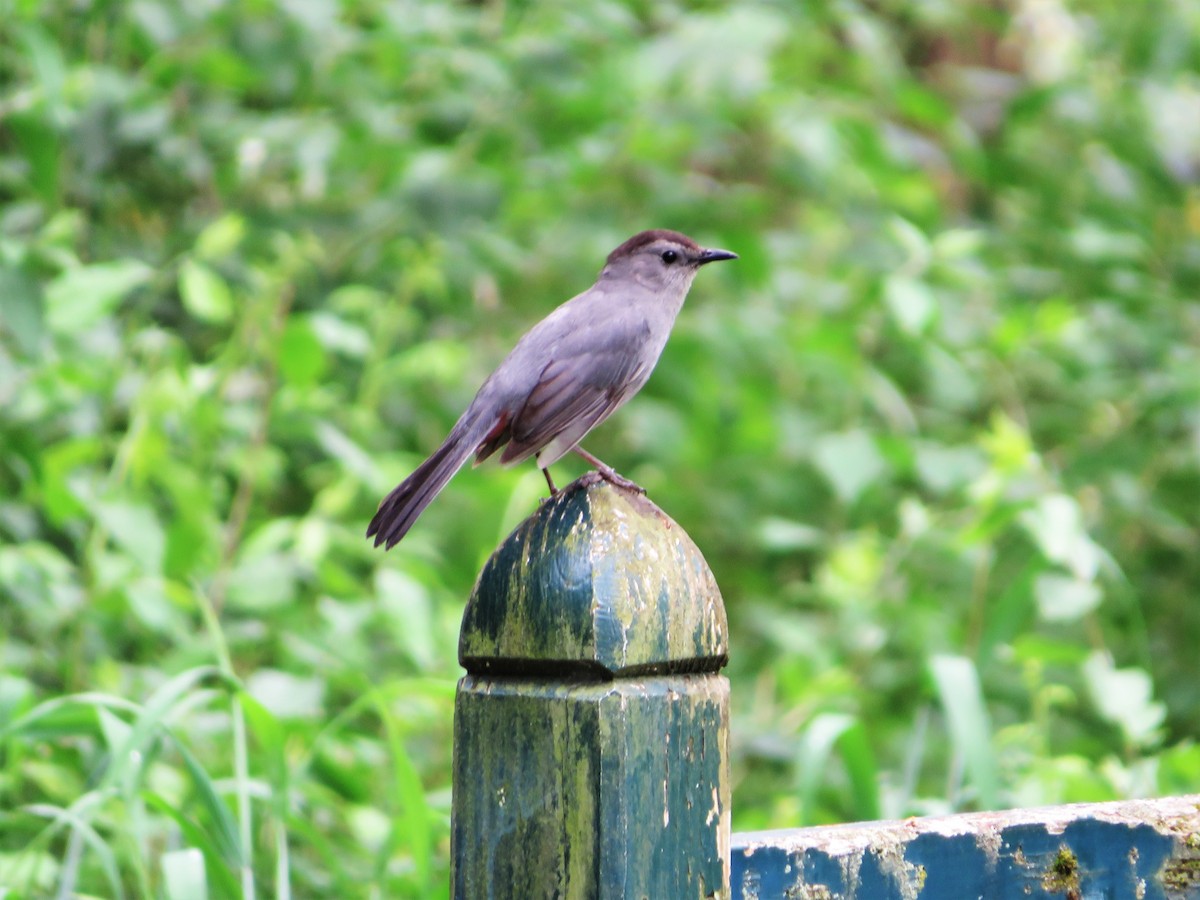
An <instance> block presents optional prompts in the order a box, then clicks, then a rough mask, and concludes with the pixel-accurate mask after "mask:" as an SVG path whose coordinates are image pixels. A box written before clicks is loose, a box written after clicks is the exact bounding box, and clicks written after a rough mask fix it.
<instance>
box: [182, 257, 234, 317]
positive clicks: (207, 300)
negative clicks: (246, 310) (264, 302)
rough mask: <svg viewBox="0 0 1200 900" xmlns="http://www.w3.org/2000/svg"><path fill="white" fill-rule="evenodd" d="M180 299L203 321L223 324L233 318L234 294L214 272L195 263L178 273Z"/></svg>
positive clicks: (193, 261)
mask: <svg viewBox="0 0 1200 900" xmlns="http://www.w3.org/2000/svg"><path fill="white" fill-rule="evenodd" d="M179 296H180V297H181V298H182V299H183V305H184V308H185V309H187V311H188V312H189V313H191V314H192V315H193V316H195V317H196V318H197V319H199V320H200V321H202V322H210V323H212V324H216V325H220V324H224V323H225V322H228V321H229V320H230V319H231V318H232V317H233V294H232V293H231V292H230V290H229V285H228V284H226V283H225V280H224V279H223V278H222V277H221V276H220V275H218V274H217V273H216V272H215V271H213V270H212V269H210V268H209V267H208V266H206V265H204V264H203V263H200V262H196V261H195V260H192V259H189V260H185V261H184V263H183V266H182V267H181V268H180V270H179Z"/></svg>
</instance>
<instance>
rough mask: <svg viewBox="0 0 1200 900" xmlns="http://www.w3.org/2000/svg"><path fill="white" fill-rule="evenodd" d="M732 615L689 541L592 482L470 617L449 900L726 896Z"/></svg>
mask: <svg viewBox="0 0 1200 900" xmlns="http://www.w3.org/2000/svg"><path fill="white" fill-rule="evenodd" d="M726 658H727V625H726V620H725V608H724V604H723V602H722V600H721V594H720V591H719V590H718V588H717V585H716V582H715V580H714V579H713V576H712V572H711V571H710V570H709V568H708V565H707V564H706V563H705V562H704V559H703V557H702V556H701V555H700V552H699V550H697V549H696V546H695V544H693V543H692V541H691V539H690V538H689V537H688V536H687V535H686V534H685V533H684V531H683V530H682V529H681V528H680V527H679V526H678V525H677V524H676V523H674V522H673V521H671V519H670V518H668V517H667V516H666V515H665V514H664V513H663V512H662V511H661V510H659V509H658V508H657V507H656V506H655V505H654V504H653V503H651V502H650V501H648V500H647V499H646V498H645V497H642V496H640V495H638V494H634V493H631V492H627V491H623V490H620V489H618V488H615V487H613V486H612V485H609V484H607V483H606V482H602V481H599V480H598V479H596V478H595V477H592V476H585V477H584V478H582V479H580V480H579V481H577V482H575V483H574V484H572V485H570V486H568V487H567V488H565V489H563V490H562V491H560V492H559V493H558V494H557V495H556V496H555V497H553V498H551V499H549V500H547V501H546V502H545V503H543V504H542V506H541V507H540V508H539V509H538V511H537V512H536V513H535V514H534V515H532V516H531V517H530V518H529V519H527V520H526V521H525V522H523V523H522V524H521V525H520V526H518V528H517V529H516V530H515V531H514V532H513V533H512V534H511V535H510V536H509V537H508V538H507V539H506V540H505V541H504V543H503V544H501V546H500V547H499V548H498V549H497V550H496V552H495V553H494V554H493V555H492V557H491V559H490V560H488V562H487V564H486V565H485V566H484V569H483V571H482V573H481V574H480V576H479V580H478V582H477V583H476V586H475V590H474V592H473V593H472V596H471V599H470V601H469V602H468V604H467V609H466V611H465V613H464V615H463V627H462V634H461V638H460V644H459V659H460V662H461V663H462V665H463V666H464V668H465V669H466V670H467V674H466V676H464V677H463V679H462V681H461V682H460V683H459V687H458V696H457V700H456V703H455V718H454V739H455V752H454V803H453V823H452V844H453V846H452V867H453V872H452V882H453V895H454V897H455V898H459V900H475V898H485V897H486V898H494V900H501V898H513V900H516V898H520V900H527V898H542V897H558V898H604V900H607V898H626V897H628V898H665V897H670V898H673V900H687V898H727V897H728V896H729V754H728V742H729V683H728V681H727V680H726V679H725V678H724V677H723V676H722V675H720V674H719V673H720V669H721V668H722V667H723V666H724V664H725V661H726Z"/></svg>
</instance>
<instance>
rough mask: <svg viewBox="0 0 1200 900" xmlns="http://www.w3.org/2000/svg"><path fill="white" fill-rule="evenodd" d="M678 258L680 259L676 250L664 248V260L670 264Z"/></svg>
mask: <svg viewBox="0 0 1200 900" xmlns="http://www.w3.org/2000/svg"><path fill="white" fill-rule="evenodd" d="M677 259H679V254H678V253H676V252H675V251H674V250H664V251H663V252H662V261H663V262H665V263H666V264H667V265H668V266H669V265H670V264H671V263H673V262H675V260H677Z"/></svg>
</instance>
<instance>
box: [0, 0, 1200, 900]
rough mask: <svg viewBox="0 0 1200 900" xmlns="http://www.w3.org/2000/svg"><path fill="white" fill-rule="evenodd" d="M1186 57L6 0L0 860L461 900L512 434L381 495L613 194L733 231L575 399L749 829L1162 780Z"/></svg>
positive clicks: (93, 878)
mask: <svg viewBox="0 0 1200 900" xmlns="http://www.w3.org/2000/svg"><path fill="white" fill-rule="evenodd" d="M1198 72H1200V7H1197V5H1196V4H1195V3H1192V2H1190V0H1140V2H1138V3H1132V4H1131V3H1128V2H1118V0H1077V2H1069V0H1007V2H1000V0H995V2H954V0H923V2H916V0H873V2H869V0H836V2H835V0H810V2H805V3H793V2H747V3H738V4H736V5H735V4H721V3H715V2H692V3H685V2H642V0H589V2H587V3H578V4H571V3H553V4H542V3H533V2H520V0H514V2H510V3H505V2H502V0H497V2H483V3H478V4H476V3H467V2H450V0H442V2H424V0H420V2H419V0H410V2H401V0H396V2H392V0H341V2H335V0H305V2H303V3H299V2H291V3H278V4H276V3H271V2H267V0H258V2H245V3H242V2H237V3H235V2H230V0H206V2H203V3H195V2H183V0H135V2H117V0H113V2H105V0H82V2H65V0H48V2H43V0H0V896H3V897H6V898H25V897H40V896H49V895H51V894H52V893H55V892H58V893H57V894H56V895H57V896H67V895H69V894H70V893H71V892H72V891H77V892H80V893H86V894H89V895H103V896H162V897H168V898H172V900H175V898H194V897H203V896H243V897H250V896H253V895H256V894H261V895H264V896H276V897H286V896H289V895H293V894H294V895H296V896H310V897H311V896H325V897H333V896H337V897H354V896H389V897H436V896H441V895H444V893H445V890H446V888H445V884H446V875H447V853H448V841H447V834H448V804H449V790H450V787H449V785H450V778H449V771H450V769H449V763H450V751H451V748H450V726H451V712H452V708H451V707H452V698H453V691H454V683H455V680H456V678H457V676H458V668H457V664H456V659H455V652H456V646H455V641H456V636H457V630H458V624H459V617H460V615H461V610H462V605H463V602H464V599H465V597H466V596H467V594H468V593H469V591H470V588H471V585H472V581H473V579H474V576H475V573H476V572H477V571H478V569H479V567H480V565H481V563H482V562H483V560H484V559H485V558H486V556H487V554H488V553H489V552H490V550H491V549H492V548H493V547H494V546H495V544H496V543H497V542H498V541H499V539H500V538H501V537H502V536H503V535H504V534H505V533H506V532H507V530H508V529H510V528H511V527H512V526H513V525H514V524H515V523H516V522H517V521H519V520H520V519H521V518H523V517H524V516H525V515H526V514H528V512H529V511H531V510H532V509H533V508H534V506H535V504H536V502H537V497H538V496H539V494H540V492H541V491H542V482H541V478H540V476H539V475H537V473H536V471H535V470H533V469H532V467H524V468H521V469H518V470H511V471H510V470H502V469H499V468H493V467H487V468H484V469H480V470H478V471H476V472H474V473H469V474H464V475H462V476H460V477H459V478H458V479H457V480H455V481H454V482H453V484H452V486H451V487H450V489H449V490H448V491H447V492H446V493H445V494H444V495H443V496H442V497H441V498H440V499H439V500H438V502H437V503H436V504H435V505H434V506H433V507H432V508H431V509H430V510H429V512H428V513H427V514H426V516H425V517H424V518H423V519H422V521H421V522H420V524H419V525H418V526H417V528H416V530H415V531H414V532H413V533H412V535H411V536H410V537H409V538H408V539H406V540H405V542H404V543H403V544H402V545H401V546H400V547H399V548H398V549H397V550H396V551H394V552H393V553H391V554H389V555H387V556H385V555H383V554H382V553H379V552H377V551H373V550H372V549H371V548H370V546H369V545H368V544H367V542H366V541H364V540H363V531H364V528H365V525H366V522H367V520H368V519H369V518H370V515H371V513H372V512H373V511H374V508H375V504H376V503H377V501H378V499H379V498H380V497H381V496H382V495H383V493H384V492H385V491H386V490H388V489H389V488H390V487H392V486H393V484H394V483H395V482H396V481H397V480H398V479H399V478H400V477H402V476H403V475H405V474H406V473H407V472H408V471H409V470H410V469H411V468H412V467H413V466H414V465H415V464H416V463H417V462H418V461H419V460H420V459H421V458H422V457H423V456H424V455H425V454H426V453H427V452H428V451H430V450H431V449H432V448H433V447H435V446H436V445H437V443H438V442H439V441H440V440H441V438H442V436H443V435H444V433H445V431H446V430H447V429H448V427H449V426H450V424H451V423H452V422H453V420H454V418H455V417H456V416H457V414H458V412H459V411H460V410H461V409H462V408H463V406H464V405H465V403H466V402H467V401H468V400H469V398H470V397H471V395H472V394H473V392H474V390H475V388H476V387H477V386H478V384H479V382H480V381H481V380H482V378H483V377H484V376H485V375H486V374H487V372H489V371H490V370H491V368H492V367H493V366H494V364H495V363H496V362H498V360H499V359H500V358H501V356H502V355H503V354H504V353H505V352H506V350H507V349H508V348H509V346H510V345H511V344H512V342H513V341H514V340H515V338H516V337H517V336H518V335H519V334H520V333H521V332H522V331H523V330H524V329H525V328H526V327H528V326H529V325H530V324H531V323H533V322H534V321H536V320H537V319H538V318H540V317H541V316H542V315H544V314H545V313H546V312H547V311H548V310H549V309H550V308H551V307H552V306H554V305H555V304H557V303H558V302H559V301H561V300H563V299H565V298H567V297H568V296H570V295H571V294H573V293H574V292H576V291H578V290H580V289H582V288H583V287H586V286H587V285H588V284H590V282H591V279H592V277H593V275H594V274H595V272H596V270H597V269H598V268H599V265H600V262H601V260H602V259H603V256H604V254H606V253H607V252H608V250H610V249H611V248H612V247H613V246H615V245H616V244H617V243H619V242H620V241H621V240H623V239H624V238H625V237H627V236H628V235H629V234H631V233H633V232H635V231H637V230H640V229H642V228H645V227H673V228H678V229H681V230H683V231H686V232H688V233H690V234H693V235H694V236H695V237H697V238H698V239H700V240H701V241H703V242H706V243H710V244H712V245H716V246H724V247H728V248H730V249H733V250H736V251H737V252H738V253H740V254H741V261H740V262H738V263H735V264H730V265H728V266H723V267H720V268H719V270H714V271H706V272H705V274H704V277H703V278H701V279H700V280H699V283H698V284H697V286H696V289H695V290H694V291H693V292H692V297H691V300H690V301H689V303H688V306H687V307H686V308H685V310H684V313H683V315H682V316H681V318H680V321H679V324H678V326H677V328H676V331H675V334H674V336H673V338H672V341H671V343H670V345H669V346H668V348H667V351H666V353H665V355H664V358H663V360H662V362H661V363H660V365H659V368H658V371H657V373H656V374H655V376H654V378H653V379H652V380H651V383H650V385H649V386H648V387H647V388H646V390H645V391H644V392H643V393H642V394H641V395H640V396H639V397H638V398H637V399H636V400H635V401H634V402H633V403H631V404H630V406H629V407H627V408H626V409H625V410H624V411H623V412H622V413H621V414H620V415H619V416H618V417H617V418H616V419H615V420H614V421H612V422H611V423H610V424H608V425H606V426H605V427H604V428H602V429H601V430H600V431H599V432H598V433H597V434H596V435H595V436H594V437H593V438H592V439H591V440H590V442H589V446H590V449H592V450H593V451H594V452H595V453H597V454H598V455H600V456H601V457H602V458H604V459H606V460H608V461H610V462H611V463H613V464H614V465H616V466H617V468H618V469H620V470H621V471H623V472H624V473H625V474H627V475H629V476H630V477H632V478H635V479H636V480H638V481H640V482H641V483H642V484H644V485H645V486H646V487H647V488H648V489H649V492H650V495H651V496H652V497H653V498H654V499H655V501H656V502H657V503H658V504H659V505H661V506H662V507H663V508H664V509H665V510H667V511H668V512H669V513H670V514H671V515H672V516H673V517H674V518H675V519H676V520H678V521H679V522H680V524H681V525H683V527H685V528H686V529H687V530H688V531H689V532H690V533H691V535H692V536H693V537H694V538H695V540H696V541H697V543H698V544H699V545H700V547H701V548H702V549H703V550H704V552H705V554H706V555H707V557H708V559H709V561H710V563H711V565H712V567H713V570H714V571H715V572H716V575H717V577H718V580H719V581H720V583H721V585H722V588H723V591H724V593H725V597H726V602H727V606H728V609H729V614H730V619H731V628H732V634H733V648H732V661H731V665H730V668H729V675H730V677H731V679H732V684H733V697H734V713H735V723H734V726H735V731H734V747H733V749H734V754H735V757H734V760H733V765H734V773H735V789H734V826H735V828H737V829H751V828H760V827H766V826H773V827H784V826H794V825H800V824H804V823H814V822H826V821H837V820H850V819H856V818H870V817H877V816H903V815H909V814H926V813H940V812H946V811H952V810H960V809H976V808H989V807H1002V806H1010V805H1025V804H1035V803H1058V802H1065V801H1074V800H1100V799H1108V798H1119V797H1128V796H1137V795H1150V794H1168V793H1178V792H1185V791H1190V790H1195V789H1196V786H1197V785H1198V784H1200V749H1198V748H1197V746H1196V744H1195V735H1196V734H1197V733H1198V732H1200V692H1198V691H1197V690H1196V684H1197V668H1196V646H1197V643H1198V641H1200V605H1198V604H1197V603H1196V598H1195V593H1196V586H1197V585H1198V584H1200V538H1198V535H1197V530H1196V518H1197V504H1198V502H1200V350H1198V348H1200V304H1198V303H1197V302H1196V297H1197V292H1198V290H1200V75H1198V74H1197V73H1198ZM559 468H560V471H559V473H558V475H559V478H560V481H561V480H567V479H568V478H569V477H571V476H573V475H575V474H578V472H579V471H581V469H579V467H578V466H577V465H576V464H575V463H573V462H572V463H566V464H564V465H562V466H560V467H559Z"/></svg>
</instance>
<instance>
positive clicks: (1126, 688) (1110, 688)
mask: <svg viewBox="0 0 1200 900" xmlns="http://www.w3.org/2000/svg"><path fill="white" fill-rule="evenodd" d="M1083 674H1084V676H1085V678H1086V679H1087V685H1088V691H1089V693H1090V694H1091V696H1092V702H1093V703H1094V704H1095V705H1096V709H1097V710H1098V711H1099V713H1100V715H1101V716H1103V717H1104V718H1105V719H1106V720H1107V721H1109V722H1111V723H1112V724H1114V725H1116V726H1118V727H1119V728H1120V729H1121V731H1122V732H1124V734H1125V737H1126V739H1127V740H1128V741H1129V742H1130V743H1132V744H1135V745H1137V746H1139V747H1149V746H1153V745H1155V744H1157V743H1158V742H1159V741H1160V740H1161V737H1162V736H1161V734H1160V732H1159V727H1160V726H1161V725H1162V723H1163V721H1164V720H1165V719H1166V717H1167V709H1166V707H1165V706H1163V704H1161V703H1157V702H1155V701H1154V700H1153V699H1152V698H1153V696H1154V684H1153V682H1152V681H1151V680H1150V673H1149V672H1147V671H1146V670H1145V669H1139V668H1128V669H1117V668H1115V667H1114V666H1113V663H1112V659H1111V658H1110V657H1109V655H1108V654H1107V653H1104V652H1103V651H1099V650H1097V651H1096V652H1095V653H1093V654H1092V655H1091V656H1090V657H1088V661H1087V662H1086V663H1084V664H1083Z"/></svg>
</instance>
